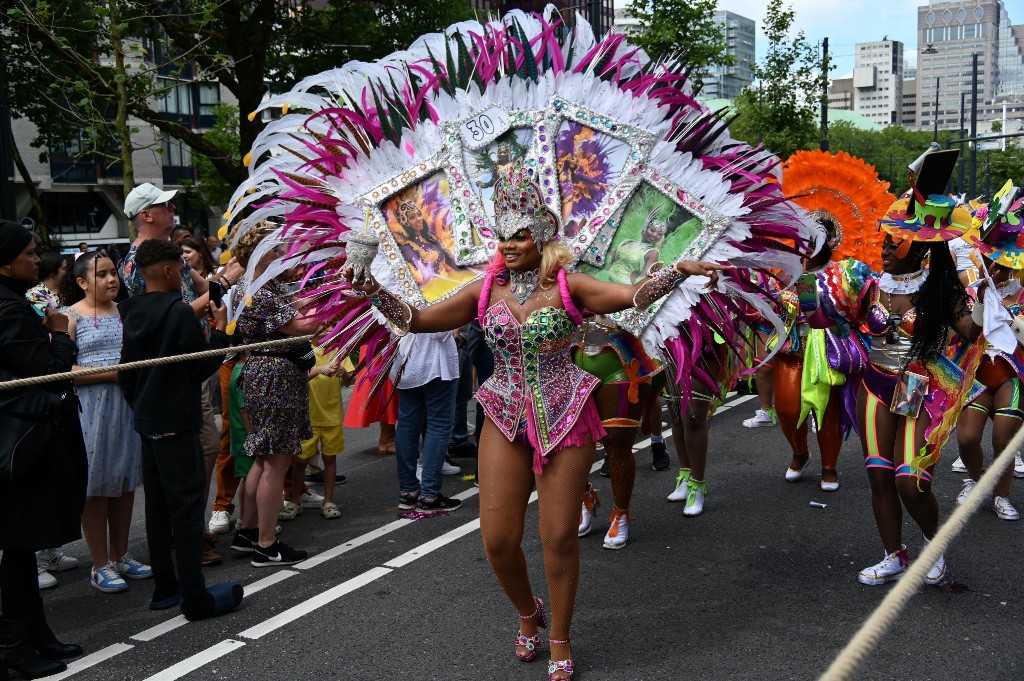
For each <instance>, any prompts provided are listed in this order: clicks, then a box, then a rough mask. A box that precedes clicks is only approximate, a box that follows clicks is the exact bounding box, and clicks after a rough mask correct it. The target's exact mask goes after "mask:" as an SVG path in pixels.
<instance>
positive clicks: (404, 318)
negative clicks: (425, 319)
mask: <svg viewBox="0 0 1024 681" xmlns="http://www.w3.org/2000/svg"><path fill="white" fill-rule="evenodd" d="M368 299H369V301H370V304H371V305H373V306H374V307H375V308H377V310H378V311H379V312H380V313H381V314H382V315H384V319H386V320H387V323H388V327H389V328H390V329H391V331H392V332H393V333H394V334H395V335H396V336H404V335H406V334H407V333H409V327H410V326H411V325H412V308H411V307H409V305H408V304H406V303H405V302H404V301H402V299H400V298H399V297H398V296H396V295H395V294H394V293H391V291H388V290H387V289H386V288H384V287H383V286H380V285H378V286H377V290H376V291H374V292H373V295H371V296H368Z"/></svg>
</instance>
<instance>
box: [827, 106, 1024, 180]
mask: <svg viewBox="0 0 1024 681" xmlns="http://www.w3.org/2000/svg"><path fill="white" fill-rule="evenodd" d="M933 135H934V133H933V132H932V131H931V130H907V129H905V128H903V127H900V126H898V125H894V126H890V127H887V128H885V129H883V130H880V131H873V130H859V129H857V128H854V127H853V126H852V125H850V124H849V123H847V122H846V121H842V122H839V123H836V124H834V125H831V126H829V146H830V149H831V150H832V151H833V152H836V151H839V150H842V151H845V152H847V153H849V154H852V155H854V156H857V157H859V158H862V159H864V160H865V161H867V162H868V163H869V164H871V165H873V166H875V168H876V169H877V170H878V176H879V178H880V179H882V180H885V181H887V182H889V184H890V185H891V189H890V191H892V192H893V193H896V194H898V193H900V192H902V191H904V190H905V189H907V188H908V187H909V183H908V181H907V166H908V165H909V164H910V163H911V162H913V161H914V159H916V158H917V157H918V156H920V155H921V153H922V152H924V150H925V149H927V148H928V145H929V144H931V141H932V138H933ZM958 137H959V132H958V131H955V130H941V131H939V140H938V141H939V145H940V146H942V148H944V149H945V148H946V146H947V142H949V141H950V140H953V139H957V138H958ZM969 154H970V152H969V150H968V149H967V148H966V145H965V148H964V151H963V152H962V156H961V161H962V166H963V180H962V182H961V178H960V175H961V173H960V168H959V166H958V168H957V169H956V170H954V171H953V178H952V182H951V186H950V187H949V189H950V191H951V192H954V193H958V194H959V193H967V192H968V191H969V189H970V156H969ZM1022 165H1024V149H1021V148H1020V147H1019V146H1016V145H1008V147H1007V149H1006V151H992V152H987V151H985V152H978V155H977V168H976V174H975V196H979V195H987V196H991V193H992V192H995V191H997V190H998V189H999V187H1001V186H1002V184H1003V182H1005V181H1006V180H1008V179H1011V178H1012V179H1014V180H1016V179H1017V177H1018V176H1019V175H1020V168H1021V166H1022ZM971 198H974V197H971Z"/></svg>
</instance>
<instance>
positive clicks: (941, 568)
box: [924, 542, 947, 586]
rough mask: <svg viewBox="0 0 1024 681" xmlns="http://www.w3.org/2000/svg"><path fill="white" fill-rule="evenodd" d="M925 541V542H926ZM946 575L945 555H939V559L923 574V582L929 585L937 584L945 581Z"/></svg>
mask: <svg viewBox="0 0 1024 681" xmlns="http://www.w3.org/2000/svg"><path fill="white" fill-rule="evenodd" d="M925 543H926V544H927V542H925ZM946 576H947V575H946V557H945V556H939V559H938V560H937V561H935V564H934V565H932V567H931V569H930V570H928V574H926V575H925V576H924V583H925V584H928V585H929V586H939V585H941V584H942V583H944V582H945V581H946Z"/></svg>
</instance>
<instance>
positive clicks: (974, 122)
mask: <svg viewBox="0 0 1024 681" xmlns="http://www.w3.org/2000/svg"><path fill="white" fill-rule="evenodd" d="M977 136H978V53H977V52H974V53H973V54H971V137H972V138H973V137H977ZM977 174H978V143H977V142H971V191H970V192H969V193H968V194H967V195H968V196H969V197H970V196H974V191H975V188H976V185H977V179H978V178H977Z"/></svg>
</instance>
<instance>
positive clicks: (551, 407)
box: [477, 300, 598, 451]
mask: <svg viewBox="0 0 1024 681" xmlns="http://www.w3.org/2000/svg"><path fill="white" fill-rule="evenodd" d="M482 321H483V328H484V338H485V340H486V342H487V345H488V346H489V347H490V348H491V350H492V351H493V352H494V373H493V374H492V375H491V377H490V378H489V379H487V381H486V382H484V384H483V385H481V386H480V390H479V391H478V393H477V398H478V399H479V401H480V404H481V406H483V408H484V411H485V412H486V413H487V415H488V416H489V417H490V418H491V420H492V421H494V424H495V425H496V426H498V428H499V429H500V430H501V431H502V433H504V435H505V436H506V437H507V438H508V439H509V440H513V439H514V438H515V437H516V435H517V434H519V433H520V432H521V426H522V425H523V422H524V420H526V421H528V423H527V424H526V427H530V428H533V429H536V431H537V434H538V439H539V441H540V442H541V444H542V446H543V448H544V450H545V451H548V450H550V449H551V448H552V447H554V445H556V444H557V443H558V442H559V441H560V440H561V439H562V437H564V435H565V433H566V432H568V430H569V429H571V427H572V425H573V424H574V423H575V421H576V418H577V417H578V415H579V411H580V409H582V406H583V403H584V401H585V400H586V398H587V396H589V394H590V392H591V391H592V390H593V389H594V388H595V387H596V386H597V383H598V380H597V379H596V378H595V377H594V376H591V375H590V374H588V373H587V372H585V371H583V370H582V369H580V368H579V367H578V366H576V365H575V364H574V363H573V361H572V354H571V352H570V348H571V344H572V339H573V333H574V332H575V330H576V325H575V324H574V323H573V321H572V319H570V317H569V315H568V313H567V312H566V311H565V310H563V309H560V308H556V307H550V306H548V307H542V308H540V309H537V310H534V311H533V312H531V313H530V315H529V316H528V317H527V318H526V319H525V320H524V321H523V322H522V323H520V322H519V321H518V320H517V319H516V318H515V316H514V315H513V314H512V311H511V310H510V309H509V307H508V304H506V302H505V301H504V300H502V301H499V302H497V303H495V304H494V305H491V306H490V307H489V308H487V311H486V312H485V314H484V317H483V320H482ZM528 406H529V408H527V407H528Z"/></svg>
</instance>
